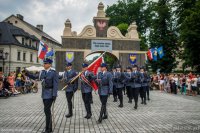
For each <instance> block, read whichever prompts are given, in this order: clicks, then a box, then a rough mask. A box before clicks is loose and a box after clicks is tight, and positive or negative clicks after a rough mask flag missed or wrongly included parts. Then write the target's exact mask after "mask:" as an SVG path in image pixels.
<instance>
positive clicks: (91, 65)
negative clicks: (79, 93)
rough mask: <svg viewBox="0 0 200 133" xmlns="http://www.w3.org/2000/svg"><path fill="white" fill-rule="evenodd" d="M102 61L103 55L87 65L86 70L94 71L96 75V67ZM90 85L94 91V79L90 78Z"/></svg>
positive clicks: (96, 88) (95, 88)
mask: <svg viewBox="0 0 200 133" xmlns="http://www.w3.org/2000/svg"><path fill="white" fill-rule="evenodd" d="M102 62H103V57H100V58H98V59H97V60H95V61H94V62H93V63H92V64H90V65H89V67H88V69H87V70H88V71H91V72H93V73H94V75H97V72H98V68H99V67H100V66H101V63H102ZM90 85H91V86H92V88H93V89H94V90H95V91H96V90H98V86H97V84H96V83H95V81H94V80H92V81H91V82H90Z"/></svg>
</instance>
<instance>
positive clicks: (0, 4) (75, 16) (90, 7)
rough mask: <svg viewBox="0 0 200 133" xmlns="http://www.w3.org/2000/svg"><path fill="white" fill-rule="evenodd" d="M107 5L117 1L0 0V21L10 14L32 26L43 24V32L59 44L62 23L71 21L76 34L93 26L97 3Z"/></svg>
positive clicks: (62, 27)
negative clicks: (20, 16)
mask: <svg viewBox="0 0 200 133" xmlns="http://www.w3.org/2000/svg"><path fill="white" fill-rule="evenodd" d="M101 1H102V2H103V3H104V6H105V8H106V7H107V5H112V4H113V3H116V2H117V0H0V21H3V20H4V19H5V18H7V17H9V16H10V15H11V14H14V15H16V14H21V15H22V16H24V20H25V21H27V22H29V23H30V24H32V25H34V26H35V25H37V24H43V25H44V31H45V32H46V33H47V34H49V35H50V36H52V37H53V38H55V39H56V40H58V41H59V42H61V35H62V34H63V29H64V23H65V21H66V19H67V18H69V19H70V20H71V23H72V30H73V31H77V32H78V34H79V33H80V32H81V31H82V29H83V28H84V26H86V25H88V24H90V25H93V22H92V19H93V17H94V16H96V13H97V6H98V3H99V2H101Z"/></svg>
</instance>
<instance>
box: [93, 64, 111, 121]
mask: <svg viewBox="0 0 200 133" xmlns="http://www.w3.org/2000/svg"><path fill="white" fill-rule="evenodd" d="M96 81H97V83H98V85H99V89H98V93H99V97H100V101H101V111H100V115H99V119H98V121H97V123H101V122H102V119H107V118H108V113H107V108H106V104H107V100H108V96H109V95H110V94H112V91H113V82H112V74H111V73H110V72H108V71H107V64H106V63H102V64H101V72H99V73H98V75H97V79H96Z"/></svg>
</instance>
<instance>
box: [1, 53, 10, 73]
mask: <svg viewBox="0 0 200 133" xmlns="http://www.w3.org/2000/svg"><path fill="white" fill-rule="evenodd" d="M7 57H8V53H7V52H5V53H4V52H3V51H0V59H1V60H3V68H2V72H3V73H4V65H5V60H6V59H7Z"/></svg>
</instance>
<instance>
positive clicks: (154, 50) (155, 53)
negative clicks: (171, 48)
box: [151, 48, 158, 61]
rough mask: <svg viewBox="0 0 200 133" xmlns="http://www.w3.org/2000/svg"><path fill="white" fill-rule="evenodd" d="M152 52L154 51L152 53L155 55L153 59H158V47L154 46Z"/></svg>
mask: <svg viewBox="0 0 200 133" xmlns="http://www.w3.org/2000/svg"><path fill="white" fill-rule="evenodd" d="M151 52H152V55H153V60H154V61H157V60H158V58H157V56H158V52H157V48H152V49H151Z"/></svg>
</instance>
